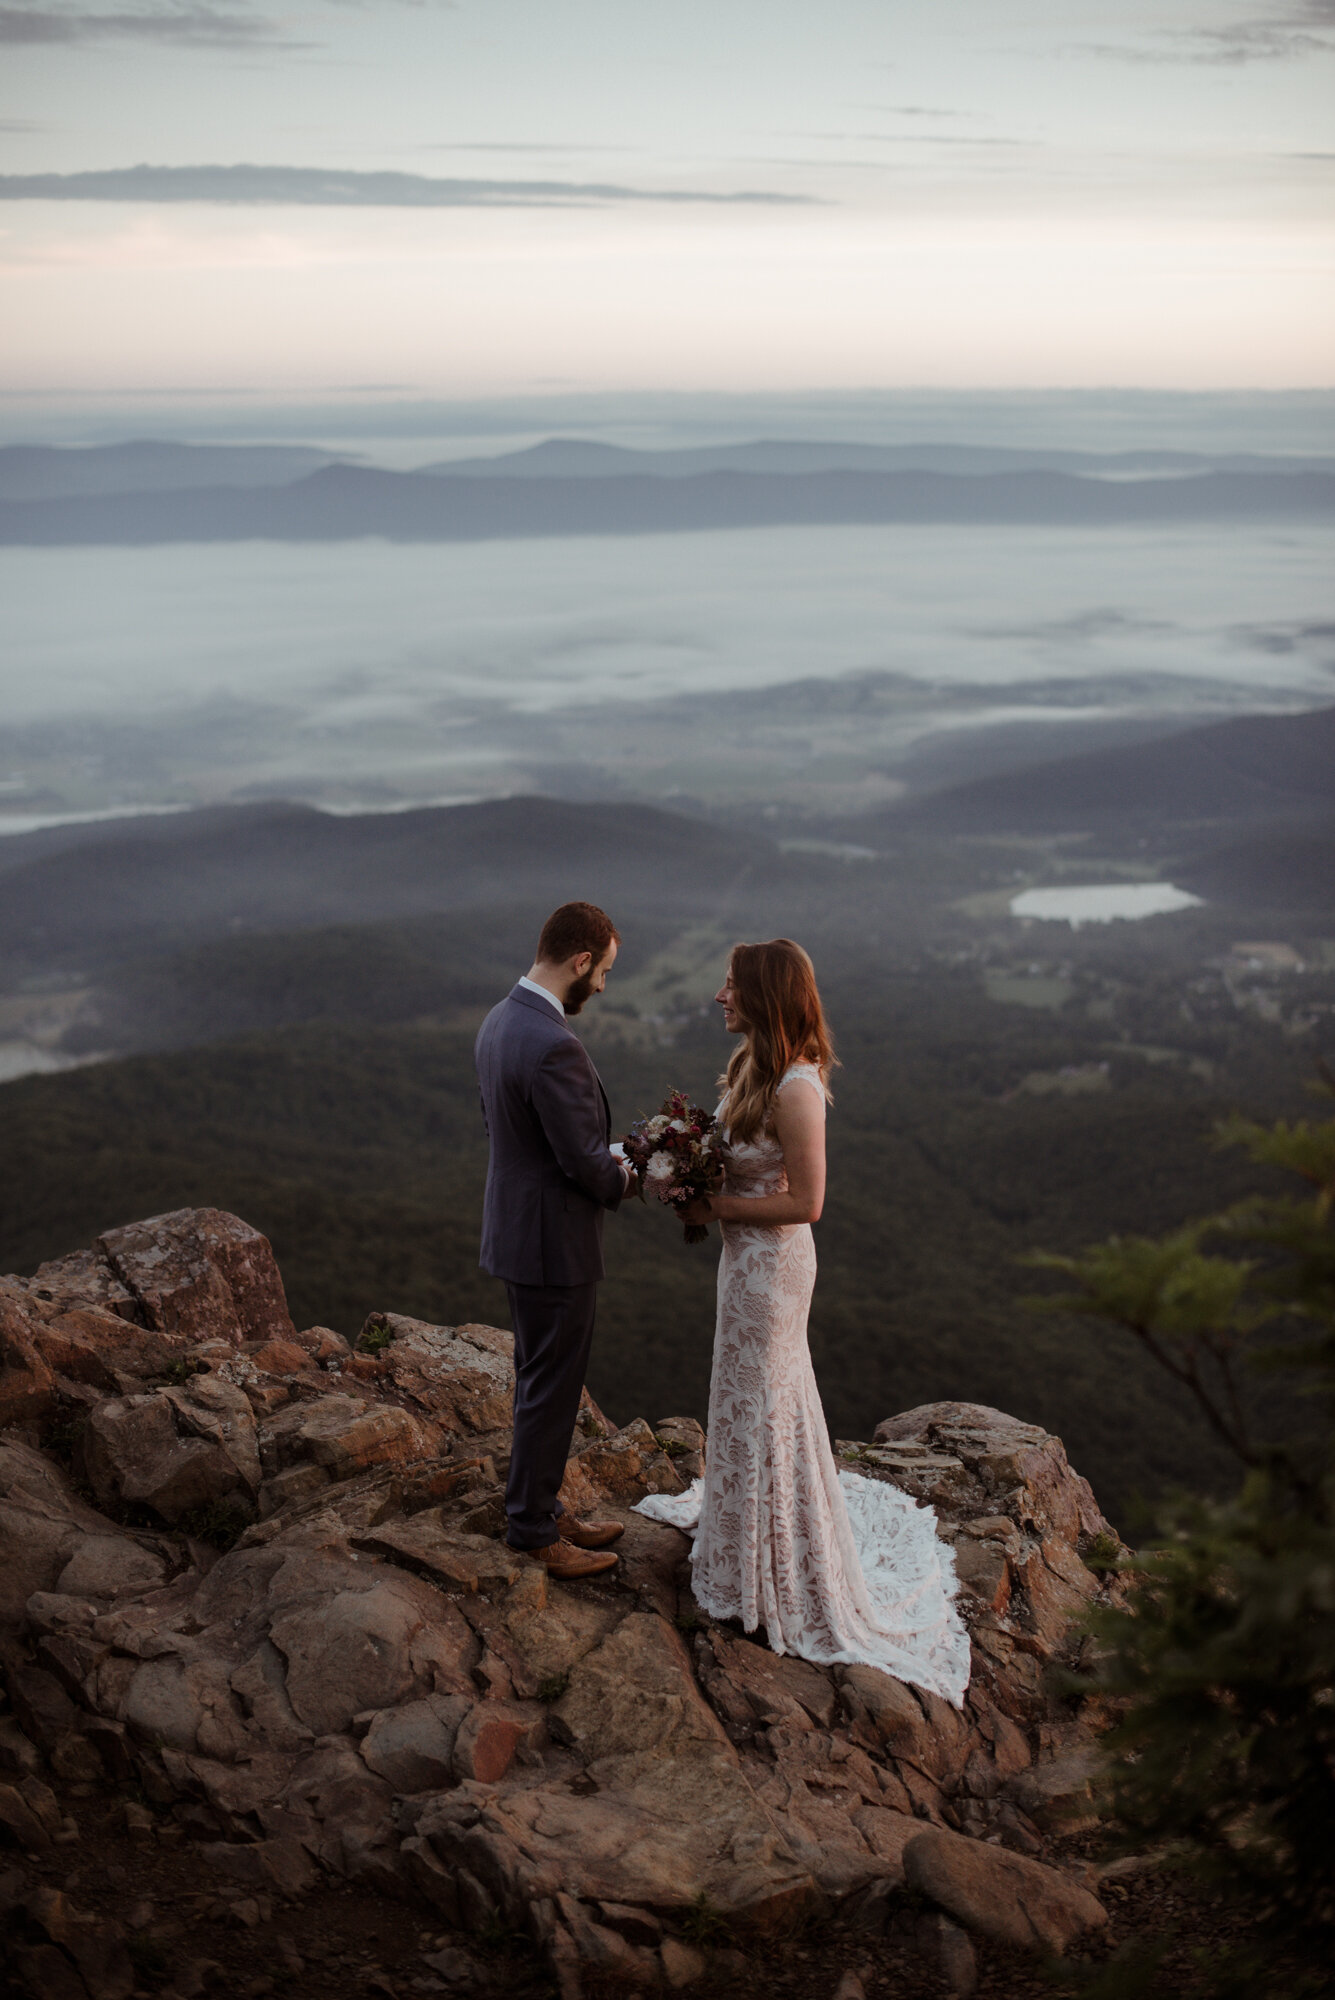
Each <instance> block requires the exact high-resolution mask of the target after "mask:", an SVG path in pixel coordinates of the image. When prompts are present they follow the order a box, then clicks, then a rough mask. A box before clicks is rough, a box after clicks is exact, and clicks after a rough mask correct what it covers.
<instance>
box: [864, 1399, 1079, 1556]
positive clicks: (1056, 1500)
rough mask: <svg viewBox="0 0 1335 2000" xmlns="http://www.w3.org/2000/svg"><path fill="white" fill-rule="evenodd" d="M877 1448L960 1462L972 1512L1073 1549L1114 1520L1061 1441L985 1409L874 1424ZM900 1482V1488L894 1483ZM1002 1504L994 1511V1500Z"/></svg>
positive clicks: (971, 1406)
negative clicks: (1015, 1523)
mask: <svg viewBox="0 0 1335 2000" xmlns="http://www.w3.org/2000/svg"><path fill="white" fill-rule="evenodd" d="M874 1435H875V1438H876V1442H877V1443H878V1444H884V1445H888V1446H892V1447H894V1446H901V1447H902V1446H904V1445H905V1444H911V1445H916V1446H918V1447H920V1448H930V1449H931V1450H933V1451H935V1452H936V1453H937V1454H939V1455H940V1456H942V1457H949V1458H952V1459H954V1460H956V1461H957V1463H958V1464H959V1465H960V1466H961V1467H962V1468H963V1470H964V1472H965V1474H966V1475H967V1479H968V1482H969V1496H970V1497H971V1496H972V1494H974V1493H976V1495H977V1502H979V1503H983V1504H970V1505H969V1506H968V1508H967V1511H968V1512H969V1513H970V1514H974V1515H979V1514H982V1513H984V1512H986V1511H992V1512H994V1513H1002V1514H1008V1515H1010V1516H1011V1518H1012V1519H1017V1518H1018V1517H1019V1516H1020V1515H1023V1519H1021V1520H1020V1525H1021V1526H1022V1527H1029V1528H1031V1529H1033V1530H1035V1531H1036V1532H1037V1533H1038V1534H1039V1535H1047V1534H1056V1535H1058V1536H1059V1537H1060V1538H1061V1539H1062V1540H1063V1541H1066V1542H1068V1543H1074V1542H1075V1540H1076V1538H1077V1536H1079V1535H1080V1534H1081V1533H1082V1532H1083V1533H1084V1534H1087V1535H1097V1534H1100V1533H1102V1532H1104V1531H1106V1530H1108V1526H1109V1524H1108V1522H1107V1521H1105V1520H1104V1518H1103V1515H1102V1514H1101V1513H1100V1511H1099V1506H1098V1502H1097V1501H1096V1500H1095V1498H1094V1494H1093V1490H1092V1488H1091V1487H1090V1484H1089V1481H1088V1480H1087V1479H1082V1478H1081V1477H1080V1475H1079V1474H1078V1473H1076V1472H1073V1471H1072V1470H1071V1467H1070V1465H1069V1463H1068V1462H1067V1457H1066V1451H1065V1447H1064V1446H1063V1444H1062V1441H1061V1439H1060V1438H1055V1437H1052V1436H1051V1435H1050V1434H1049V1433H1048V1432H1047V1431H1045V1430H1042V1429H1040V1428H1039V1426H1038V1425H1037V1424H1025V1423H1021V1422H1020V1420H1019V1419H1018V1418H1017V1417H1010V1416H1007V1415H1006V1413H1005V1411H1004V1410H994V1409H991V1408H990V1407H989V1406H988V1405H987V1404H985V1403H924V1404H922V1405H920V1406H919V1408H917V1409H914V1410H905V1411H904V1412H903V1413H902V1415H900V1416H897V1417H887V1418H886V1420H885V1421H884V1423H880V1424H878V1425H877V1426H876V1430H875V1433H874ZM896 1483H902V1482H898V1481H897V1482H896ZM989 1499H990V1500H994V1501H1000V1502H1002V1503H1003V1504H1002V1505H1000V1506H997V1507H994V1508H992V1509H991V1510H988V1509H987V1508H986V1504H985V1503H986V1502H987V1501H988V1500H989Z"/></svg>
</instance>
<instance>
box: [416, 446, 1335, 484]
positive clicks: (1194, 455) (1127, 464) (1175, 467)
mask: <svg viewBox="0 0 1335 2000" xmlns="http://www.w3.org/2000/svg"><path fill="white" fill-rule="evenodd" d="M418 470H419V471H421V472H425V473H430V474H431V475H432V476H433V477H435V478H437V479H615V478H619V477H624V476H626V475H629V474H632V473H646V474H650V475H652V476H653V477H654V478H657V479H687V478H690V477H692V476H693V475H695V474H697V473H702V472H752V473H765V474H773V473H780V472H783V473H800V472H950V473H954V474H956V475H963V476H966V477H969V476H976V475H978V474H981V473H988V472H1070V473H1078V474H1082V475H1088V476H1092V477H1095V478H1105V479H1109V478H1126V477H1129V476H1132V475H1136V474H1139V475H1140V476H1142V477H1169V476H1175V475H1176V476H1186V475H1189V474H1199V473H1203V472H1253V473H1275V472H1335V458H1321V457H1314V458H1310V459H1305V458H1297V457H1292V456H1289V457H1285V456H1275V455H1263V454H1259V453H1254V452H1225V453H1209V452H1198V451H1119V452H1099V451H1063V450H1044V449H1042V448H1039V449H1034V450H1024V449H1021V448H1019V447H1017V446H1013V445H973V444H933V443H930V442H929V443H924V444H849V443H846V442H845V443H840V442H838V441H834V440H831V441H828V442H823V441H809V440H807V439H804V438H759V439H756V440H755V441H754V442H751V443H741V444H711V445H683V446H674V447H672V448H671V449H668V450H662V451H647V450H637V449H634V448H630V447H627V446H625V445H614V444H602V443H600V442H598V441H597V440H595V439H591V438H544V439H543V440H542V441H541V443H539V444H534V445H529V446H527V447H526V448H525V449H524V450H522V451H511V452H502V453H500V454H499V455H497V456H496V457H492V458H456V459H449V458H446V459H440V460H438V461H437V462H436V463H434V464H431V465H423V466H420V467H419V468H418Z"/></svg>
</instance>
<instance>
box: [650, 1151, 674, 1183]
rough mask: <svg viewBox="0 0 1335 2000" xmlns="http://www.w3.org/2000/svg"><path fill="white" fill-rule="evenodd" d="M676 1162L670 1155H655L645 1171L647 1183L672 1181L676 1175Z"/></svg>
mask: <svg viewBox="0 0 1335 2000" xmlns="http://www.w3.org/2000/svg"><path fill="white" fill-rule="evenodd" d="M676 1171H677V1168H676V1162H675V1161H674V1160H673V1159H672V1156H671V1155H670V1154H669V1153H655V1154H654V1156H653V1158H652V1160H650V1162H649V1164H648V1166H647V1167H646V1168H645V1170H644V1178H645V1179H646V1180H647V1181H670V1180H671V1179H672V1177H673V1175H674V1174H675V1173H676Z"/></svg>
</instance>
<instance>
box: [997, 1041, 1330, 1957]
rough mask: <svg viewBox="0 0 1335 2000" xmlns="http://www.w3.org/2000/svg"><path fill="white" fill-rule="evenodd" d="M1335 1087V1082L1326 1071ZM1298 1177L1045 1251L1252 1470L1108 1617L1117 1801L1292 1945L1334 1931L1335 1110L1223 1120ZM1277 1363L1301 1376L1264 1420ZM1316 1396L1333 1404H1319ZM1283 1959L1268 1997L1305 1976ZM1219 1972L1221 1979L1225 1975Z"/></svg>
mask: <svg viewBox="0 0 1335 2000" xmlns="http://www.w3.org/2000/svg"><path fill="white" fill-rule="evenodd" d="M1322 1075H1323V1078H1324V1082H1325V1087H1326V1088H1328V1089H1329V1090H1330V1091H1331V1094H1332V1095H1335V1078H1332V1077H1331V1075H1330V1073H1329V1072H1328V1071H1326V1070H1324V1069H1323V1071H1322ZM1219 1136H1220V1140H1221V1142H1222V1143H1224V1144H1230V1145H1238V1146H1242V1147H1245V1148H1246V1150H1247V1151H1248V1153H1249V1154H1250V1156H1251V1159H1252V1160H1253V1161H1254V1162H1255V1163H1256V1165H1257V1166H1258V1167H1260V1168H1262V1169H1279V1170H1281V1171H1283V1172H1284V1173H1286V1174H1287V1175H1289V1176H1291V1177H1293V1179H1294V1180H1296V1181H1297V1183H1298V1184H1299V1186H1298V1187H1297V1188H1296V1189H1293V1190H1291V1191H1289V1192H1286V1193H1282V1194H1258V1195H1256V1196H1255V1197H1253V1198H1251V1199H1248V1200H1244V1201H1243V1202H1241V1203H1238V1204H1236V1205H1235V1206H1233V1207H1231V1208H1229V1209H1226V1210H1224V1211H1222V1212H1221V1213H1219V1214H1216V1215H1212V1216H1209V1217H1207V1218H1205V1219H1204V1220H1203V1221H1200V1222H1196V1223H1193V1224H1191V1225H1190V1226H1189V1227H1187V1228H1183V1229H1178V1230H1175V1231H1174V1232H1172V1233H1171V1234H1170V1235H1168V1236H1165V1237H1163V1238H1160V1239H1157V1240H1152V1239H1148V1238H1120V1239H1119V1238H1114V1239H1112V1240H1111V1241H1109V1242H1107V1243H1103V1244H1100V1245H1098V1246H1096V1247H1095V1248H1093V1249H1090V1250H1088V1251H1086V1252H1085V1253H1084V1254H1083V1255H1081V1256H1078V1257H1057V1256H1051V1255H1048V1254H1040V1255H1038V1256H1036V1257H1034V1258H1032V1259H1030V1260H1029V1261H1031V1262H1033V1263H1035V1264H1038V1265H1040V1266H1041V1267H1043V1268H1045V1269H1047V1270H1050V1271H1056V1272H1060V1273H1062V1274H1063V1275H1064V1276H1065V1277H1067V1278H1068V1279H1069V1280H1071V1281H1073V1289H1071V1290H1070V1291H1068V1292H1067V1293H1065V1294H1064V1295H1063V1296H1062V1297H1061V1298H1060V1299H1047V1300H1044V1301H1043V1304H1044V1305H1045V1306H1049V1307H1058V1308H1061V1309H1064V1310H1067V1311H1075V1312H1080V1313H1085V1314H1089V1315H1092V1316H1093V1317H1095V1318H1099V1319H1103V1320H1109V1321H1113V1322H1115V1323H1117V1324H1118V1325H1119V1326H1122V1327H1125V1328H1129V1329H1130V1331H1131V1332H1132V1333H1133V1334H1134V1335H1135V1336H1136V1338H1137V1339H1138V1340H1139V1341H1141V1342H1142V1343H1143V1344H1144V1346H1145V1348H1146V1349H1147V1351H1148V1352H1149V1353H1150V1354H1152V1355H1153V1356H1154V1358H1155V1359H1156V1360H1157V1361H1158V1362H1159V1363H1160V1364H1161V1365H1162V1366H1163V1367H1164V1368H1165V1369H1166V1370H1167V1371H1168V1372H1169V1373H1170V1374H1172V1375H1173V1376H1174V1377H1175V1378H1176V1380H1177V1381H1179V1382H1181V1383H1183V1384H1184V1385H1185V1386H1186V1387H1187V1388H1189V1389H1190V1390H1191V1392H1192V1394H1193V1395H1194V1396H1195V1397H1196V1399H1197V1401H1198V1402H1199V1404H1200V1406H1201V1408H1202V1410H1203V1411H1204V1413H1205V1415H1206V1418H1207V1420H1208V1422H1209V1423H1210V1425H1211V1426H1212V1428H1213V1429H1214V1430H1215V1431H1216V1433H1217V1435H1218V1436H1219V1437H1221V1438H1223V1439H1225V1440H1226V1441H1227V1442H1228V1444H1229V1445H1230V1446H1231V1448H1232V1450H1233V1451H1234V1452H1235V1454H1236V1455H1237V1457H1238V1458H1239V1460H1240V1461H1241V1462H1242V1466H1243V1468H1244V1478H1243V1483H1242V1485H1241V1489H1240V1491H1239V1492H1238V1493H1237V1495H1236V1496H1235V1497H1234V1498H1233V1499H1232V1500H1230V1501H1228V1502H1225V1503H1216V1502H1209V1501H1204V1500H1198V1499H1197V1500H1193V1499H1183V1500H1180V1501H1178V1502H1176V1503H1174V1504H1172V1505H1171V1506H1169V1507H1168V1508H1167V1509H1165V1510H1162V1511H1161V1513H1160V1516H1159V1519H1158V1522H1157V1533H1156V1535H1155V1538H1154V1542H1153V1545H1152V1546H1151V1547H1150V1548H1149V1549H1148V1551H1147V1552H1145V1553H1144V1554H1142V1555H1140V1556H1137V1557H1136V1558H1135V1559H1134V1561H1133V1562H1131V1563H1128V1564H1126V1565H1124V1566H1123V1567H1124V1571H1125V1572H1126V1573H1127V1576H1128V1582H1129V1586H1130V1587H1129V1594H1128V1597H1127V1601H1126V1604H1125V1607H1124V1608H1123V1609H1120V1610H1108V1611H1104V1612H1101V1613H1099V1614H1097V1615H1096V1628H1097V1634H1098V1638H1099V1641H1100V1652H1101V1661H1100V1665H1099V1667H1098V1669H1097V1675H1098V1680H1099V1683H1100V1685H1101V1687H1102V1689H1103V1690H1104V1691H1105V1692H1106V1693H1108V1694H1110V1695H1111V1696H1113V1697H1115V1698H1118V1699H1119V1700H1120V1701H1121V1703H1122V1704H1123V1705H1124V1706H1123V1719H1122V1720H1121V1722H1120V1723H1119V1725H1118V1727H1117V1728H1116V1729H1115V1730H1114V1731H1113V1733H1112V1735H1111V1737H1110V1738H1109V1739H1108V1747H1109V1750H1110V1752H1111V1753H1112V1755H1111V1766H1110V1779H1109V1782H1110V1784H1111V1787H1112V1792H1113V1800H1114V1808H1115V1811H1116V1813H1117V1816H1118V1818H1119V1819H1120V1820H1121V1822H1122V1823H1123V1825H1124V1826H1125V1827H1127V1829H1128V1830H1129V1831H1131V1832H1132V1833H1133V1834H1134V1835H1135V1836H1136V1837H1137V1838H1144V1837H1149V1838H1151V1839H1157V1840H1165V1841H1172V1842H1176V1843H1179V1844H1180V1845H1181V1846H1182V1847H1183V1848H1184V1850H1185V1851H1186V1852H1187V1853H1188V1854H1190V1855H1191V1856H1193V1857H1194V1859H1195V1860H1196V1862H1197V1863H1198V1864H1200V1865H1202V1866H1204V1867H1205V1868H1207V1869H1208V1870H1209V1871H1211V1872H1212V1873H1214V1874H1216V1875H1217V1876H1222V1877H1224V1878H1225V1879H1228V1880H1231V1881H1232V1882H1233V1883H1234V1884H1235V1885H1236V1886H1237V1887H1238V1888H1239V1889H1240V1890H1242V1891H1244V1892H1246V1893H1247V1894H1248V1895H1249V1896H1250V1897H1252V1898H1256V1899H1259V1902H1260V1905H1261V1907H1262V1909H1263V1911H1264V1912H1265V1913H1266V1914H1268V1916H1269V1917H1270V1918H1271V1919H1272V1920H1273V1922H1274V1925H1275V1928H1276V1930H1277V1932H1278V1933H1279V1935H1280V1936H1281V1937H1282V1938H1283V1939H1284V1940H1285V1941H1286V1943H1287V1944H1288V1945H1292V1944H1293V1943H1294V1942H1295V1941H1296V1940H1303V1941H1305V1943H1306V1944H1307V1945H1308V1946H1311V1947H1312V1948H1314V1949H1316V1950H1318V1951H1320V1950H1323V1949H1324V1950H1329V1948H1330V1946H1331V1945H1332V1944H1335V1839H1333V1838H1332V1829H1335V1448H1333V1446H1332V1426H1331V1418H1332V1416H1335V1119H1329V1120H1326V1121H1324V1122H1318V1123H1308V1122H1307V1121H1302V1122H1299V1123H1297V1124H1284V1123H1280V1124H1276V1125H1274V1126H1271V1127H1264V1126H1259V1125H1255V1124H1252V1123H1249V1122H1247V1121H1244V1120H1241V1119H1233V1120H1230V1121H1228V1122H1227V1123H1226V1124H1225V1125H1224V1126H1223V1127H1221V1128H1220V1134H1219ZM1261 1371H1264V1372H1266V1373H1270V1374H1274V1373H1276V1372H1282V1375H1283V1377H1284V1378H1285V1379H1286V1380H1287V1381H1288V1382H1289V1383H1290V1384H1291V1385H1292V1386H1293V1387H1294V1388H1296V1389H1297V1390H1298V1391H1299V1395H1298V1396H1297V1397H1295V1398H1293V1399H1292V1402H1293V1411H1294V1414H1293V1415H1292V1416H1291V1418H1290V1419H1288V1420H1287V1421H1286V1422H1285V1423H1284V1424H1283V1425H1281V1426H1272V1429H1278V1430H1280V1432H1281V1433H1282V1434H1280V1435H1269V1436H1259V1435H1257V1428H1258V1420H1257V1417H1256V1393H1255V1391H1256V1389H1257V1387H1258V1386H1259V1385H1258V1374H1259V1372H1261ZM1304 1411H1307V1412H1310V1413H1311V1415H1312V1417H1313V1418H1314V1419H1315V1421H1313V1422H1310V1423H1305V1422H1303V1421H1302V1415H1303V1413H1304ZM1293 1976H1294V1975H1293V1971H1292V1967H1291V1965H1285V1964H1284V1962H1283V1961H1282V1960H1276V1961H1275V1963H1274V1964H1273V1965H1272V1964H1270V1963H1269V1962H1265V1963H1262V1962H1260V1961H1258V1962H1257V1964H1256V1965H1254V1966H1253V1967H1252V1968H1251V1971H1250V1974H1249V1977H1250V1978H1252V1979H1253V1981H1254V1983H1253V1985H1252V1986H1251V1990H1252V1991H1253V1992H1254V1993H1276V1994H1278V1993H1280V1992H1283V1993H1285V1994H1286V1995H1288V1994H1290V1993H1292V1992H1293V1991H1294V1990H1295V1988H1294V1986H1293V1984H1292V1980H1293ZM1220 1990H1223V1989H1222V1988H1221V1989H1220Z"/></svg>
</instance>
